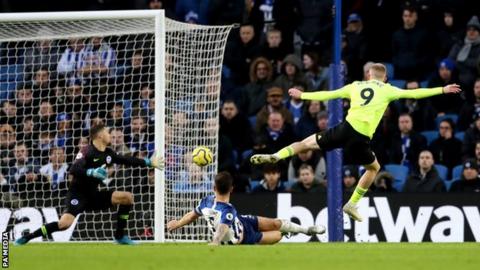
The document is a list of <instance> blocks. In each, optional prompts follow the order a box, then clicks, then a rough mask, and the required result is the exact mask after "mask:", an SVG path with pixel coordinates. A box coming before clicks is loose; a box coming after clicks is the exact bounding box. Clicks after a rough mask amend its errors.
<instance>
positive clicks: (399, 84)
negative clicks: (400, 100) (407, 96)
mask: <svg viewBox="0 0 480 270" xmlns="http://www.w3.org/2000/svg"><path fill="white" fill-rule="evenodd" d="M388 82H389V83H390V84H391V85H393V86H395V87H398V88H401V89H404V88H405V83H406V81H405V80H389V81H388Z"/></svg>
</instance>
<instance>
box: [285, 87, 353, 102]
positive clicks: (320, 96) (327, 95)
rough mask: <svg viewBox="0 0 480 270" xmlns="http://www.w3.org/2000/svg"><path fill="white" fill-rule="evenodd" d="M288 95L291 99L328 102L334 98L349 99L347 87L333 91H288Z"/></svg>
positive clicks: (294, 89) (295, 89) (291, 89)
mask: <svg viewBox="0 0 480 270" xmlns="http://www.w3.org/2000/svg"><path fill="white" fill-rule="evenodd" d="M288 94H289V95H290V96H291V97H292V98H296V99H305V100H319V101H324V100H330V99H336V98H349V90H348V85H347V86H346V87H343V88H340V89H338V90H334V91H317V92H308V93H304V92H302V91H301V90H299V89H297V88H290V89H288Z"/></svg>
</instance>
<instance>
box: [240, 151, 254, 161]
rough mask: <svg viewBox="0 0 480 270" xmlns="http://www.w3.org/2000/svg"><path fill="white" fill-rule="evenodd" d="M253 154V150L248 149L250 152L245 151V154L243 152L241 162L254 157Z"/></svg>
mask: <svg viewBox="0 0 480 270" xmlns="http://www.w3.org/2000/svg"><path fill="white" fill-rule="evenodd" d="M252 154H253V150H252V149H248V150H245V151H243V152H242V160H241V161H243V160H247V159H249V158H250V157H251V156H252Z"/></svg>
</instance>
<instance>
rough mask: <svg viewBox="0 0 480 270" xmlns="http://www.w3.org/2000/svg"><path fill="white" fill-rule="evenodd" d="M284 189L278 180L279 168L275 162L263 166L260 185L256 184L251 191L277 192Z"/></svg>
mask: <svg viewBox="0 0 480 270" xmlns="http://www.w3.org/2000/svg"><path fill="white" fill-rule="evenodd" d="M283 191H285V187H284V186H283V183H282V181H280V168H278V166H277V165H275V164H266V165H265V166H264V167H263V179H262V180H261V181H260V185H258V186H256V187H255V188H254V189H253V190H252V193H278V192H283Z"/></svg>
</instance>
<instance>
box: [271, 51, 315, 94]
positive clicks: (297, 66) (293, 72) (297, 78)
mask: <svg viewBox="0 0 480 270" xmlns="http://www.w3.org/2000/svg"><path fill="white" fill-rule="evenodd" d="M302 70H303V67H302V61H301V60H300V59H299V58H298V57H297V56H296V55H294V54H289V55H287V56H286V57H285V59H284V60H283V65H282V74H281V75H280V76H278V77H277V79H275V81H274V85H276V86H278V87H280V88H282V89H283V92H284V93H283V99H285V100H286V99H288V93H287V91H288V89H290V88H292V87H293V86H294V85H296V84H302V85H306V86H307V89H312V85H311V83H310V82H309V81H308V80H307V77H305V74H303V72H302Z"/></svg>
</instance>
